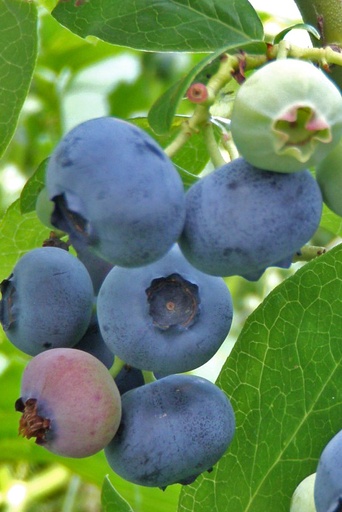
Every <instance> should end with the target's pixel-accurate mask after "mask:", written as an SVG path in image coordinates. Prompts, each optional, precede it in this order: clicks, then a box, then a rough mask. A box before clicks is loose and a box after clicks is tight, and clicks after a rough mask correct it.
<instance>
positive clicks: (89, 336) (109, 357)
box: [73, 313, 115, 369]
mask: <svg viewBox="0 0 342 512" xmlns="http://www.w3.org/2000/svg"><path fill="white" fill-rule="evenodd" d="M73 348H76V349H78V350H83V351H84V352H88V354H91V355H92V356H94V357H96V359H98V360H99V361H101V363H102V364H104V365H105V367H106V368H108V369H110V368H111V367H112V366H113V364H114V359H115V357H114V354H113V353H112V352H111V351H110V350H109V348H108V346H107V345H106V343H105V342H104V341H103V338H102V335H101V331H100V327H99V324H98V321H97V315H96V313H93V315H92V318H91V320H90V324H89V326H88V328H87V330H86V332H85V333H84V335H83V336H82V338H81V339H80V341H79V342H78V343H76V345H74V347H73Z"/></svg>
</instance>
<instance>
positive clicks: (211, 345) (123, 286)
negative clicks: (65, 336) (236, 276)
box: [97, 245, 232, 375]
mask: <svg viewBox="0 0 342 512" xmlns="http://www.w3.org/2000/svg"><path fill="white" fill-rule="evenodd" d="M97 315H98V321H99V325H100V329H101V333H102V336H103V339H104V341H105V342H106V343H107V345H108V347H109V349H110V350H111V351H112V352H113V353H114V354H115V355H117V356H118V357H119V358H120V359H122V360H123V361H125V362H126V363H127V364H129V365H131V366H134V367H136V368H138V369H141V370H147V371H152V372H155V373H157V374H163V375H168V374H170V373H181V372H186V371H189V370H192V369H194V368H197V367H198V366H201V365H202V364H204V363H206V362H207V361H208V360H209V359H210V358H211V357H212V356H213V355H214V354H215V353H216V352H217V350H218V349H219V347H220V346H221V344H222V343H223V341H224V340H225V338H226V336H227V334H228V332H229V330H230V326H231V322H232V300H231V295H230V292H229V290H228V287H227V285H226V283H225V281H224V280H223V279H222V278H220V277H213V276H208V275H206V274H203V273H202V272H200V271H198V270H196V269H195V268H194V267H193V266H192V265H190V263H188V262H187V260H186V259H185V258H184V256H183V255H182V253H181V251H180V250H179V247H178V246H177V245H175V246H174V247H173V248H172V250H171V251H169V253H168V254H167V255H166V256H164V257H163V258H161V259H160V260H159V261H157V262H155V263H152V264H150V265H146V266H144V267H142V268H136V269H126V268H122V267H114V268H113V269H112V270H111V271H110V273H109V274H108V275H107V277H106V279H105V280H104V282H103V284H102V286H101V288H100V291H99V294H98V299H97Z"/></svg>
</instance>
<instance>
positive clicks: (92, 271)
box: [73, 238, 114, 295]
mask: <svg viewBox="0 0 342 512" xmlns="http://www.w3.org/2000/svg"><path fill="white" fill-rule="evenodd" d="M73 247H74V249H75V250H76V254H77V258H78V259H79V260H80V261H81V262H82V263H83V265H84V266H85V268H86V269H87V270H88V273H89V275H90V278H91V280H92V283H93V288H94V293H95V295H97V294H98V293H99V289H100V288H101V285H102V283H103V281H104V279H105V277H106V275H107V274H108V273H109V271H110V270H111V269H112V268H113V266H114V265H112V264H111V263H109V262H108V261H107V260H105V259H103V258H101V257H100V256H99V255H98V254H96V253H95V252H93V251H92V250H91V248H90V247H89V246H88V245H87V244H86V243H84V240H79V239H78V238H77V239H75V238H74V244H73Z"/></svg>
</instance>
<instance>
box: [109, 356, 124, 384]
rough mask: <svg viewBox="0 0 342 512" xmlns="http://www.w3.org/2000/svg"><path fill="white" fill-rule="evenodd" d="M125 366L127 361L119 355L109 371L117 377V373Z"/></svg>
mask: <svg viewBox="0 0 342 512" xmlns="http://www.w3.org/2000/svg"><path fill="white" fill-rule="evenodd" d="M124 366H125V361H122V359H120V358H119V357H118V356H115V359H114V364H113V366H112V367H111V368H110V369H109V373H110V374H111V376H112V377H113V378H114V379H115V377H117V375H118V374H119V373H120V370H121V369H122V368H123V367H124Z"/></svg>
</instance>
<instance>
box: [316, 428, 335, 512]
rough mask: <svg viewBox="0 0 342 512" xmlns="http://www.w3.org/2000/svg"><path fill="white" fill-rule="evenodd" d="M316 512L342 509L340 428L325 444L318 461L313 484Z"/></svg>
mask: <svg viewBox="0 0 342 512" xmlns="http://www.w3.org/2000/svg"><path fill="white" fill-rule="evenodd" d="M314 498H315V505H316V509H317V512H341V511H342V430H340V431H339V432H338V433H337V434H336V435H335V436H334V437H333V438H332V439H331V440H330V441H329V442H328V444H327V445H326V446H325V448H324V450H323V451H322V453H321V456H320V458H319V461H318V466H317V471H316V479H315V486H314Z"/></svg>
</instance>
